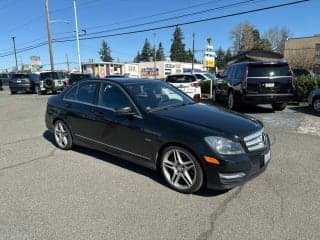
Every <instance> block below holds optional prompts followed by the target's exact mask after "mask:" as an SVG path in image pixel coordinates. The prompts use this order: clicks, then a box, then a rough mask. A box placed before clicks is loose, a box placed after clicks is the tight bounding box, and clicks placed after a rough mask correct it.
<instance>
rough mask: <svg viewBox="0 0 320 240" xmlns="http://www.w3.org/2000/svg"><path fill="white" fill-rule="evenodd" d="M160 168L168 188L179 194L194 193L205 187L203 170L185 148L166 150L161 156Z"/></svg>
mask: <svg viewBox="0 0 320 240" xmlns="http://www.w3.org/2000/svg"><path fill="white" fill-rule="evenodd" d="M160 168H161V173H162V176H163V177H164V179H165V181H166V183H167V184H168V186H169V187H170V188H172V189H174V190H176V191H178V192H181V193H194V192H196V191H198V190H199V189H200V188H201V186H202V185H203V181H204V180H203V179H204V174H203V170H202V168H201V166H200V164H199V162H198V160H197V159H196V158H195V156H194V155H193V154H192V153H190V152H189V151H188V150H187V149H185V148H182V147H178V146H169V147H167V148H165V149H164V150H163V152H162V154H161V156H160Z"/></svg>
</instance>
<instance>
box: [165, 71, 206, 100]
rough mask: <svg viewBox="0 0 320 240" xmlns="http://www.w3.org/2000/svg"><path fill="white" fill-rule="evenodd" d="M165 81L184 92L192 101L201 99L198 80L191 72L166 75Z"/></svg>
mask: <svg viewBox="0 0 320 240" xmlns="http://www.w3.org/2000/svg"><path fill="white" fill-rule="evenodd" d="M165 81H166V82H168V83H170V84H171V85H173V86H174V87H176V88H178V89H180V90H181V91H183V92H184V93H186V94H187V95H188V96H190V97H191V98H192V99H193V100H194V101H196V102H199V101H200V100H201V87H200V80H198V79H197V78H196V77H195V76H194V75H193V74H190V73H182V74H172V75H168V76H167V78H166V80H165Z"/></svg>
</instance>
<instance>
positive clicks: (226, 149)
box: [204, 136, 244, 155]
mask: <svg viewBox="0 0 320 240" xmlns="http://www.w3.org/2000/svg"><path fill="white" fill-rule="evenodd" d="M204 140H205V141H206V143H207V144H208V145H209V146H210V147H211V148H212V150H213V151H215V152H217V153H220V154H225V155H233V154H241V153H244V150H243V148H242V146H241V144H240V143H238V142H234V141H232V140H230V139H226V138H223V137H214V136H209V137H205V138H204Z"/></svg>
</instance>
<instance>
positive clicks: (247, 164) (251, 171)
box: [205, 144, 271, 190]
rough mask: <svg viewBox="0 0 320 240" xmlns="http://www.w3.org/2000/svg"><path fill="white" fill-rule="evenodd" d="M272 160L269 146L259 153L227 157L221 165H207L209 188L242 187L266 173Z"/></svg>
mask: <svg viewBox="0 0 320 240" xmlns="http://www.w3.org/2000/svg"><path fill="white" fill-rule="evenodd" d="M219 160H220V159H219ZM270 160H271V150H270V146H269V144H268V146H267V147H266V148H265V149H263V150H261V151H258V152H251V153H245V154H241V155H233V156H231V155H230V156H225V157H224V158H223V160H221V164H220V165H215V164H210V163H206V166H205V168H206V176H207V188H209V189H215V190H226V189H231V188H234V187H236V186H239V185H242V184H243V183H245V182H247V181H249V180H250V179H252V178H254V177H256V176H258V175H259V174H261V173H262V172H264V170H265V169H266V167H267V166H268V164H269V162H270Z"/></svg>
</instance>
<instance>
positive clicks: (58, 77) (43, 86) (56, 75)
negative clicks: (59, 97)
mask: <svg viewBox="0 0 320 240" xmlns="http://www.w3.org/2000/svg"><path fill="white" fill-rule="evenodd" d="M66 80H67V77H66V74H65V73H64V72H42V73H40V91H39V92H38V93H39V94H44V93H46V92H48V91H51V92H52V93H56V92H57V91H62V90H63V89H64V86H65V82H66Z"/></svg>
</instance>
